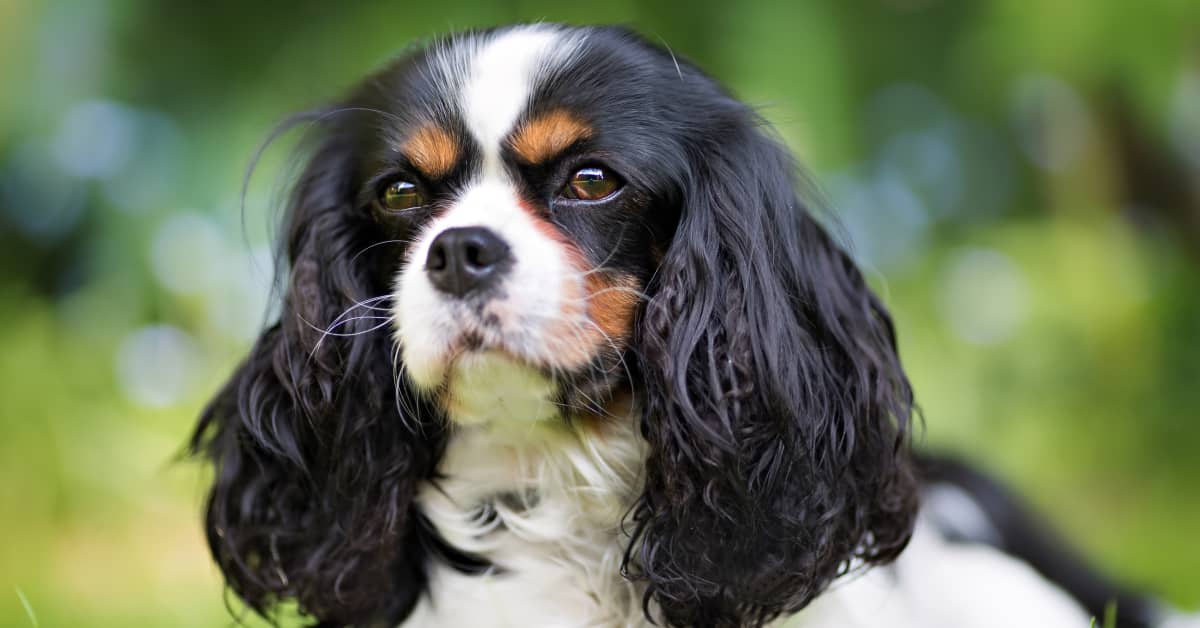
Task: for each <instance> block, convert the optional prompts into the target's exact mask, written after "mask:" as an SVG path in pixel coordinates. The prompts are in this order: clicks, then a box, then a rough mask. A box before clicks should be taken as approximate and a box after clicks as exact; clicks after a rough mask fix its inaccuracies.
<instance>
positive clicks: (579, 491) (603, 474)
mask: <svg viewBox="0 0 1200 628" xmlns="http://www.w3.org/2000/svg"><path fill="white" fill-rule="evenodd" d="M636 429H637V428H636V421H635V419H633V418H632V417H610V418H608V419H604V420H603V422H596V423H590V424H584V425H580V426H577V427H567V426H566V424H565V423H563V422H561V421H537V422H531V423H525V424H523V425H521V424H507V425H504V424H500V425H496V424H492V425H481V426H469V427H463V428H460V429H459V430H458V431H457V432H456V433H455V435H454V436H453V437H452V439H451V442H450V444H449V446H448V450H447V452H446V455H445V457H444V459H443V461H442V464H441V467H440V470H441V472H442V474H443V476H444V479H443V480H440V481H438V482H437V483H436V485H435V484H430V485H428V486H426V487H425V488H424V489H423V491H422V492H421V494H420V496H419V498H418V501H419V507H420V509H421V510H422V512H423V513H424V514H425V516H426V517H428V518H429V520H430V522H431V523H432V524H433V525H434V527H435V528H436V529H437V531H438V533H439V534H441V536H442V537H443V538H444V539H445V540H446V541H447V542H448V543H449V544H451V545H452V546H454V547H456V548H459V549H461V550H463V551H466V552H470V553H473V554H476V555H479V556H483V557H486V558H487V559H488V560H489V561H491V562H492V563H493V564H495V565H496V566H497V569H496V571H495V572H494V573H489V574H484V575H469V574H463V573H459V572H457V571H455V570H454V569H452V568H450V567H446V566H432V567H431V573H430V582H429V587H428V589H427V593H426V596H425V597H424V598H422V600H421V602H420V603H419V605H418V607H417V608H416V610H415V611H414V613H413V615H412V616H410V618H409V619H408V621H406V622H405V625H406V626H629V625H641V624H642V622H643V620H642V608H641V601H642V596H641V591H640V589H639V588H638V587H637V586H636V585H634V584H632V583H630V582H628V581H627V580H625V579H624V578H622V576H621V573H620V567H621V560H622V557H623V553H624V550H625V547H626V545H627V543H628V535H627V534H626V533H625V532H623V531H622V529H621V525H620V524H621V518H622V516H623V515H624V514H625V513H626V511H627V510H628V508H629V506H630V505H631V504H632V502H633V500H634V499H635V498H636V497H637V495H638V492H639V490H640V487H641V482H642V478H641V471H642V468H643V461H644V460H645V447H644V441H642V439H641V438H640V436H639V435H638V434H637V433H636Z"/></svg>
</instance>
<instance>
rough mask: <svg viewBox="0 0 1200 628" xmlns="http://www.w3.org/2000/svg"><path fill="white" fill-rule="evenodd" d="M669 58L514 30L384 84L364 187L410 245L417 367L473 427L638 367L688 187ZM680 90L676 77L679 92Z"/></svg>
mask: <svg viewBox="0 0 1200 628" xmlns="http://www.w3.org/2000/svg"><path fill="white" fill-rule="evenodd" d="M661 71H662V68H661V67H656V66H649V65H647V64H646V63H644V61H643V62H641V63H639V62H638V60H637V59H631V58H630V55H628V53H627V51H623V50H622V47H621V45H620V43H619V40H616V39H613V40H612V41H609V42H604V41H602V40H598V39H597V38H593V39H592V41H590V42H588V41H586V40H585V37H584V36H583V35H582V34H581V33H579V32H574V31H562V30H558V29H549V28H524V29H513V30H509V31H506V32H502V33H498V34H495V35H493V36H491V37H480V38H477V39H474V40H466V41H459V42H454V41H451V42H449V43H447V44H446V45H444V46H442V47H436V48H434V49H432V50H430V51H428V52H426V53H425V54H423V55H419V56H417V57H416V58H414V59H412V60H410V61H409V62H408V63H406V64H402V65H400V66H398V67H396V68H394V69H392V70H389V71H388V72H385V73H384V74H383V75H382V76H380V77H379V79H378V80H377V84H376V85H375V86H374V90H375V94H374V96H375V97H376V98H377V99H378V100H377V103H376V104H374V105H373V107H377V108H379V109H380V110H383V111H386V112H387V113H388V114H389V115H386V116H380V117H379V118H378V119H377V120H374V121H372V122H373V123H375V124H379V125H380V126H381V127H382V128H380V129H379V132H378V133H368V134H365V136H366V137H368V138H369V140H368V146H365V147H363V148H365V149H366V150H365V151H364V152H365V154H367V155H370V158H369V160H368V161H367V162H366V163H365V165H364V166H365V167H364V173H363V174H364V176H363V177H362V182H361V184H360V185H362V186H363V191H362V197H363V198H364V200H365V203H367V204H369V206H370V211H371V213H372V215H373V216H374V218H375V220H376V221H378V223H379V224H380V225H381V226H382V227H383V228H384V229H385V230H387V231H390V232H394V233H396V234H398V235H397V237H398V238H400V239H403V240H406V241H408V245H407V246H406V247H404V249H403V253H402V254H401V257H402V259H401V260H400V263H399V265H398V268H399V269H400V270H399V271H398V272H397V277H396V280H395V282H394V299H393V301H392V302H393V304H394V305H393V307H394V312H395V323H396V339H397V341H398V343H399V345H400V347H401V358H402V361H403V363H404V365H405V367H406V373H407V376H408V377H409V378H410V380H411V381H412V382H413V384H415V385H416V386H417V387H419V388H421V389H423V390H425V391H430V392H434V393H436V394H438V395H439V399H440V402H441V404H442V405H443V406H444V407H445V409H446V411H447V413H448V415H449V416H450V417H451V418H452V419H454V420H456V421H460V422H480V421H491V420H512V419H515V420H518V421H536V420H541V419H547V418H554V417H558V416H560V415H562V414H564V413H578V412H579V411H590V412H593V413H602V412H603V408H602V407H595V406H596V405H598V404H600V403H602V400H605V399H607V398H608V396H609V394H610V392H611V391H612V390H613V389H614V387H616V386H618V385H619V384H620V383H621V380H622V379H625V378H627V373H628V371H627V369H626V368H625V366H624V364H623V360H624V353H625V351H626V348H627V347H628V344H629V342H630V340H631V336H632V332H633V329H632V327H633V321H634V318H635V315H636V310H637V306H638V303H639V301H640V298H639V297H640V295H641V294H642V292H643V289H644V287H645V285H646V283H647V282H648V281H649V279H650V277H651V275H652V273H653V271H654V269H655V264H656V259H655V255H654V251H655V250H658V251H659V252H660V254H661V251H662V250H663V242H664V241H665V239H666V238H668V237H669V233H668V231H669V230H670V228H671V223H672V222H673V221H674V220H675V218H676V217H675V216H673V215H671V205H672V203H671V197H672V195H674V196H677V195H678V190H680V189H681V188H682V186H683V185H684V183H683V181H682V175H683V173H682V172H680V171H678V167H676V169H675V171H672V167H671V164H669V163H668V162H669V159H664V157H665V156H670V155H672V154H676V153H677V150H678V148H677V147H678V145H679V140H678V138H677V137H676V135H677V134H679V133H683V132H686V127H685V126H684V125H682V124H681V123H680V121H678V120H675V119H672V115H671V111H670V94H669V91H668V89H663V88H656V87H654V86H656V85H660V84H661V83H660V80H661V79H662V77H661V76H658V74H660V73H661ZM664 87H666V86H664Z"/></svg>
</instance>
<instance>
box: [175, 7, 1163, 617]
mask: <svg viewBox="0 0 1200 628" xmlns="http://www.w3.org/2000/svg"><path fill="white" fill-rule="evenodd" d="M299 120H300V121H302V122H304V123H306V124H309V125H310V126H311V128H312V129H313V131H312V136H313V138H314V141H313V144H312V146H311V148H312V150H311V157H310V158H309V160H308V162H307V166H306V167H305V168H304V170H303V172H302V173H301V174H300V176H299V177H298V180H297V182H296V183H295V186H294V189H293V192H292V196H291V198H290V201H289V206H288V209H287V213H286V217H285V225H286V226H285V233H284V238H283V243H282V246H281V256H282V257H283V261H284V262H285V264H286V266H287V267H288V268H289V272H288V276H287V279H286V283H285V288H284V290H283V295H282V302H283V307H282V314H281V316H280V318H279V321H278V322H277V323H275V324H273V325H271V326H270V327H269V328H268V329H266V330H265V331H264V332H263V333H262V335H261V337H260V338H259V339H258V341H257V343H256V344H255V345H254V347H253V349H252V350H251V352H250V354H249V356H248V357H247V358H246V360H245V361H244V363H242V364H241V366H240V367H239V368H238V369H237V371H236V373H234V375H233V376H232V378H231V379H230V381H229V382H228V384H227V385H225V386H224V388H223V389H222V390H221V391H220V392H219V393H218V394H217V395H216V397H215V398H214V399H213V400H212V402H211V403H210V405H209V406H208V407H207V408H206V410H205V411H204V413H203V415H202V417H201V418H200V421H199V425H198V427H197V428H196V431H195V434H194V436H193V439H192V443H191V446H192V450H193V451H194V452H195V453H196V454H197V455H201V456H203V457H205V458H207V459H208V460H210V461H211V463H212V464H213V465H214V466H215V477H214V479H213V485H212V488H211V492H210V494H209V497H208V500H207V507H206V518H205V528H206V531H207V537H208V542H209V545H210V547H211V550H212V554H213V557H214V558H215V560H216V563H217V564H218V565H219V566H220V568H221V570H222V572H223V574H224V576H225V579H226V582H227V584H228V586H229V587H230V588H231V589H232V591H233V592H234V593H236V594H237V595H238V596H239V597H240V598H241V599H242V600H244V601H245V603H246V604H247V605H249V607H250V608H252V609H254V610H255V611H257V612H259V613H261V614H263V615H264V616H271V614H272V613H273V612H274V609H275V608H276V607H277V606H278V605H280V604H281V603H286V602H294V603H295V605H296V607H297V608H298V609H299V611H300V612H301V613H302V614H304V615H305V616H306V617H308V618H310V619H311V620H313V622H314V623H315V624H316V625H320V626H342V625H354V626H381V625H404V626H456V627H458V626H470V627H477V626H522V627H523V626H645V625H667V626H722V627H724V626H731V627H740V626H764V625H771V626H785V625H786V626H795V627H800V628H824V627H838V628H845V627H855V626H892V627H910V626H911V627H917V626H920V627H924V628H938V627H945V628H949V627H954V628H964V627H966V628H973V627H979V628H982V627H985V626H1006V627H1007V626H1046V627H1053V628H1066V627H1069V626H1081V627H1082V626H1087V625H1088V622H1089V618H1090V617H1091V616H1094V615H1098V614H1100V613H1101V612H1102V609H1103V607H1104V605H1105V604H1106V603H1107V602H1108V601H1109V600H1110V599H1118V600H1119V602H1120V604H1119V606H1118V609H1119V614H1120V616H1119V625H1120V626H1124V627H1133V626H1151V625H1166V622H1169V621H1175V620H1174V619H1172V616H1171V615H1170V614H1169V613H1168V612H1167V611H1166V610H1165V609H1164V607H1162V606H1161V605H1158V604H1157V603H1155V602H1154V601H1153V600H1151V599H1149V598H1144V597H1140V596H1137V595H1132V594H1127V593H1124V592H1122V591H1120V590H1119V588H1118V587H1116V586H1113V585H1110V584H1109V583H1107V582H1106V581H1104V580H1103V579H1101V578H1099V577H1098V576H1095V575H1092V574H1091V573H1090V572H1088V571H1087V570H1086V569H1084V568H1083V566H1082V563H1078V561H1075V562H1072V561H1074V560H1075V559H1074V558H1073V557H1072V556H1071V555H1070V554H1068V553H1066V552H1065V550H1061V548H1059V545H1058V544H1056V543H1052V542H1043V543H1041V544H1040V545H1039V544H1038V543H1037V542H1033V541H1030V542H1029V543H1024V544H1023V543H1022V539H1037V538H1041V537H1038V536H1037V535H1038V534H1040V532H1039V528H1038V527H1037V526H1029V527H1028V528H1027V529H1026V528H1022V529H1021V530H1018V531H1019V532H1020V531H1022V530H1023V532H1022V533H1021V534H1015V533H1013V531H1012V526H1011V525H1008V524H1012V522H1014V521H1026V520H1027V518H1025V517H1023V516H1017V515H1016V514H1014V513H1021V512H1023V511H1022V510H1020V508H1019V504H1018V503H1017V502H1016V500H1013V499H1011V498H1009V497H1007V496H1006V495H1005V494H1004V492H1003V491H1002V490H1001V489H999V488H998V487H997V486H996V485H994V484H993V483H990V482H989V481H988V480H986V478H984V477H983V476H979V475H978V474H975V473H974V472H972V471H971V470H970V469H969V467H962V466H959V465H955V464H952V463H950V462H947V461H938V460H935V459H921V458H919V457H918V456H917V455H916V454H914V452H913V451H912V446H911V443H912V440H913V432H914V429H915V427H914V419H913V415H914V410H913V392H912V389H911V387H910V385H909V381H908V379H907V378H906V376H905V373H904V370H903V368H902V366H901V361H900V357H899V354H898V352H897V346H896V338H895V333H894V329H893V324H892V320H891V318H890V316H889V314H888V311H887V309H886V308H885V307H884V305H883V304H882V303H881V302H880V300H879V299H878V297H877V296H876V295H875V294H873V293H872V291H871V290H870V288H869V287H868V286H867V284H866V283H865V282H864V280H863V277H862V275H861V273H860V272H859V270H858V269H857V268H856V267H855V264H854V263H853V261H852V260H851V259H850V257H849V256H848V255H847V254H846V253H845V251H844V250H843V249H842V248H840V247H839V246H838V244H837V243H836V242H835V241H834V240H833V239H832V238H831V237H830V235H829V234H828V233H827V231H826V230H825V229H824V228H823V227H822V226H821V224H820V223H819V222H818V220H817V219H816V218H815V217H814V215H813V214H812V213H811V212H810V210H809V207H808V205H807V204H806V201H805V199H804V198H803V197H802V195H801V194H800V193H799V192H798V190H799V189H800V188H799V187H798V184H797V168H796V164H795V163H794V161H793V159H792V157H791V156H790V154H789V153H788V152H787V150H786V149H785V148H784V147H783V146H782V144H781V142H780V141H779V140H778V139H777V138H776V137H775V136H774V135H773V133H772V132H771V130H770V129H769V127H768V126H767V125H766V124H765V123H764V121H763V120H762V119H760V117H759V116H758V115H756V114H755V112H754V111H753V110H752V109H751V108H749V107H748V106H747V105H745V104H743V103H742V102H740V101H739V100H737V99H736V98H735V97H734V96H732V95H731V94H730V93H729V92H728V91H726V90H725V89H724V88H723V87H722V86H721V85H719V84H718V83H717V82H715V81H714V80H713V79H712V78H710V77H709V76H707V75H706V74H704V73H703V72H702V71H701V70H700V69H698V68H697V67H695V66H694V65H692V64H690V63H688V62H686V61H685V60H683V59H679V58H677V57H675V56H674V55H673V54H671V53H670V52H669V51H668V50H665V49H663V48H660V47H658V46H655V45H653V44H651V43H648V42H647V41H645V40H643V39H642V38H640V37H639V36H637V35H635V34H634V33H632V32H631V31H628V30H625V29H622V28H617V27H567V26H559V25H550V24H535V25H523V26H514V27H507V28H498V29H493V30H486V31H478V32H469V33H463V34H458V35H454V36H450V37H446V38H443V39H440V40H437V41H435V42H433V43H431V44H429V45H428V46H426V47H424V48H422V49H420V50H417V51H415V52H413V53H412V54H409V55H407V56H405V57H404V58H402V59H400V60H398V61H396V62H394V63H392V64H391V65H389V66H387V67H385V68H384V69H383V70H381V71H379V72H378V73H376V74H374V75H373V76H371V77H369V78H367V79H366V80H365V81H363V82H362V83H361V84H360V85H359V86H358V87H356V88H355V89H353V90H352V91H351V92H350V93H349V94H348V95H347V96H346V97H345V98H344V99H342V100H341V101H339V102H337V103H336V104H334V105H332V106H330V107H327V108H323V109H321V110H318V111H315V112H312V113H310V114H308V115H306V116H302V117H301V118H299ZM922 495H924V496H925V498H926V499H925V500H924V504H922V499H921V496H922ZM1026 532H1027V533H1028V534H1025V533H1026ZM1006 534H1007V535H1008V536H1005V535H1006ZM1030 547H1033V548H1035V549H1041V550H1045V549H1046V548H1047V547H1049V548H1050V551H1048V552H1047V551H1037V552H1024V551H1023V550H1024V549H1028V548H1030ZM1056 552H1057V553H1056ZM1064 561H1065V562H1064ZM1052 579H1055V580H1057V582H1055V581H1053V580H1052Z"/></svg>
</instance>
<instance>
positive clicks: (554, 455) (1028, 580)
mask: <svg viewBox="0 0 1200 628" xmlns="http://www.w3.org/2000/svg"><path fill="white" fill-rule="evenodd" d="M628 419H629V420H628V421H620V422H614V423H611V424H609V426H608V427H607V428H606V429H604V431H603V432H602V433H600V434H596V435H593V437H591V438H587V439H583V438H577V437H575V436H574V435H572V434H571V433H570V432H569V430H558V429H557V428H552V429H554V430H555V431H556V432H557V433H556V434H554V435H549V434H537V435H533V434H529V435H527V436H528V437H529V438H528V440H525V441H524V443H525V444H524V446H523V445H521V444H519V443H507V444H506V443H504V441H503V440H501V439H497V438H496V435H494V434H489V433H488V432H487V431H485V430H482V429H477V430H470V431H468V432H467V433H465V434H461V435H460V436H459V437H456V438H455V439H454V441H453V442H452V444H451V445H450V448H449V450H448V451H447V452H446V456H445V458H443V465H442V475H444V476H445V477H446V478H447V479H446V480H445V481H442V482H439V483H437V484H436V485H435V484H430V485H428V486H426V487H425V488H424V489H423V490H422V492H421V495H420V497H419V498H418V504H419V507H420V508H421V511H422V512H423V513H424V514H425V515H426V516H427V517H429V520H430V522H431V523H432V524H433V526H434V527H435V529H436V530H437V531H438V533H439V534H440V535H441V536H442V538H444V539H446V541H447V542H448V543H450V544H452V545H454V546H455V547H458V548H460V549H463V550H466V551H468V552H471V553H473V554H476V555H478V556H482V557H486V558H487V560H488V561H489V562H490V563H491V564H493V565H503V566H504V568H503V571H494V572H493V571H486V570H485V571H484V572H482V573H480V572H475V571H472V570H468V569H461V568H456V567H454V566H451V565H449V564H440V565H438V566H436V567H434V569H433V571H432V572H431V574H430V583H429V590H428V594H427V596H426V597H425V598H423V599H422V600H421V601H420V602H419V603H418V605H417V607H416V609H415V610H414V612H413V614H412V615H411V616H410V617H409V618H408V619H407V621H406V622H405V623H404V624H403V625H404V626H413V627H420V626H429V627H435V626H444V627H457V626H480V627H484V626H495V627H516V626H610V627H616V626H650V625H651V624H650V623H649V622H648V621H647V620H646V619H645V617H644V615H643V610H642V594H643V592H644V591H643V588H642V587H641V586H639V585H638V584H636V583H634V582H631V581H630V580H629V579H627V578H625V577H624V576H623V575H622V574H621V558H622V556H623V553H624V551H625V546H626V543H627V542H628V535H627V534H624V533H623V531H622V528H621V521H622V517H623V515H624V513H625V512H626V511H628V509H629V508H630V507H631V506H632V503H633V500H634V499H635V498H636V496H637V493H638V485H637V482H638V468H639V465H640V464H641V460H642V459H643V458H644V456H645V451H644V449H645V446H644V442H643V441H642V439H641V438H640V437H639V436H638V435H637V434H636V433H635V432H634V431H632V430H631V429H629V426H633V425H635V421H634V417H632V416H630V417H628ZM548 442H553V443H554V445H553V446H551V447H546V446H545V443H548ZM596 442H603V443H605V444H606V446H605V447H597V446H596V445H595V443H596ZM533 490H536V491H537V495H538V499H536V500H532V499H521V498H520V497H518V496H520V495H529V494H530V493H529V492H530V491H533ZM942 490H951V489H949V488H947V487H945V486H943V487H942ZM966 499H969V498H966ZM935 501H936V502H941V501H942V500H940V499H939V500H935ZM479 504H489V505H490V506H488V507H485V508H480V507H479ZM464 505H470V506H464ZM963 507H964V506H963V504H962V503H961V502H960V503H958V504H946V505H945V508H944V511H945V512H944V513H940V514H941V515H943V516H944V517H947V518H950V519H953V518H955V517H960V516H962V515H961V513H958V512H956V508H963ZM965 518H967V519H968V525H971V524H970V523H969V522H970V515H967V516H966V517H965ZM945 529H948V528H943V527H942V526H939V525H938V524H937V523H936V522H933V521H925V520H921V521H919V522H918V524H917V527H916V530H915V532H914V536H913V539H912V541H911V542H910V543H909V545H908V547H907V548H906V550H905V552H904V553H903V554H901V556H900V558H899V559H897V560H896V562H895V563H893V564H891V565H888V566H884V567H877V568H875V569H873V570H871V571H868V572H865V573H852V574H849V575H847V576H844V577H843V578H842V579H841V580H840V581H837V582H835V583H834V584H833V585H832V586H831V587H830V589H829V590H828V591H826V592H825V593H824V594H823V595H821V596H820V597H819V598H817V600H816V601H814V602H813V604H812V605H810V606H809V607H808V608H806V609H804V610H802V611H800V612H799V613H798V614H796V615H794V616H788V617H783V618H780V619H777V620H775V621H774V622H773V623H772V624H771V625H772V626H774V627H779V628H783V627H787V628H876V627H879V626H887V627H889V628H1011V627H1012V626H1028V627H1031V628H1033V627H1045V628H1053V627H1058V626H1081V627H1082V626H1087V625H1088V615H1087V613H1086V611H1085V609H1084V608H1083V607H1082V606H1080V604H1079V603H1078V602H1077V601H1076V600H1074V599H1072V598H1071V597H1070V596H1069V595H1068V594H1067V593H1066V592H1065V591H1063V590H1061V589H1059V588H1057V587H1055V586H1054V585H1052V584H1051V583H1050V582H1048V581H1047V580H1046V579H1045V578H1044V577H1043V576H1042V575H1041V574H1039V573H1037V572H1036V571H1035V570H1034V569H1033V568H1032V567H1031V566H1029V565H1028V564H1026V563H1024V562H1022V561H1020V560H1018V559H1016V558H1013V557H1011V556H1009V555H1007V554H1005V553H1003V552H1001V551H999V550H997V549H995V548H993V547H991V546H988V545H984V544H980V543H975V542H962V541H951V540H949V539H947V538H946V536H945V534H944V530H945Z"/></svg>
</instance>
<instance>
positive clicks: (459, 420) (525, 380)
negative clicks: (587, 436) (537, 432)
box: [410, 346, 560, 425]
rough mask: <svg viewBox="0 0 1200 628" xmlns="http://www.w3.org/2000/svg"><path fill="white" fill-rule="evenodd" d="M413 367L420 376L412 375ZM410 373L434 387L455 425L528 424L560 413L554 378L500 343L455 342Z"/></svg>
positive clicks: (423, 386)
mask: <svg viewBox="0 0 1200 628" xmlns="http://www.w3.org/2000/svg"><path fill="white" fill-rule="evenodd" d="M416 373H420V374H421V375H422V378H421V380H420V381H416V380H415V378H413V377H412V376H413V375H414V374H416ZM410 378H412V379H414V383H416V384H417V385H418V386H419V387H421V388H424V389H426V390H430V391H435V390H436V391H439V392H440V395H439V398H440V400H441V402H442V404H443V406H444V408H445V410H446V414H447V416H448V417H449V419H450V420H451V421H452V422H454V423H456V424H460V425H494V424H501V423H503V424H517V425H521V424H526V425H528V424H533V423H537V422H541V421H546V420H550V419H553V418H555V417H557V416H559V414H560V413H559V410H558V405H557V404H556V403H555V398H556V395H557V390H558V386H557V384H556V383H555V381H554V380H553V378H551V377H550V376H548V375H547V374H546V372H545V370H544V369H542V368H539V367H537V366H536V365H532V364H529V363H528V362H526V361H524V360H522V359H521V358H519V357H518V356H516V355H515V354H513V353H512V352H510V351H507V350H505V349H503V348H500V347H491V346H469V348H468V347H464V348H459V349H457V350H455V351H453V352H448V355H447V356H446V357H444V358H443V359H441V360H439V361H437V363H435V364H432V365H426V366H425V367H424V368H419V369H415V368H411V366H410Z"/></svg>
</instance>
